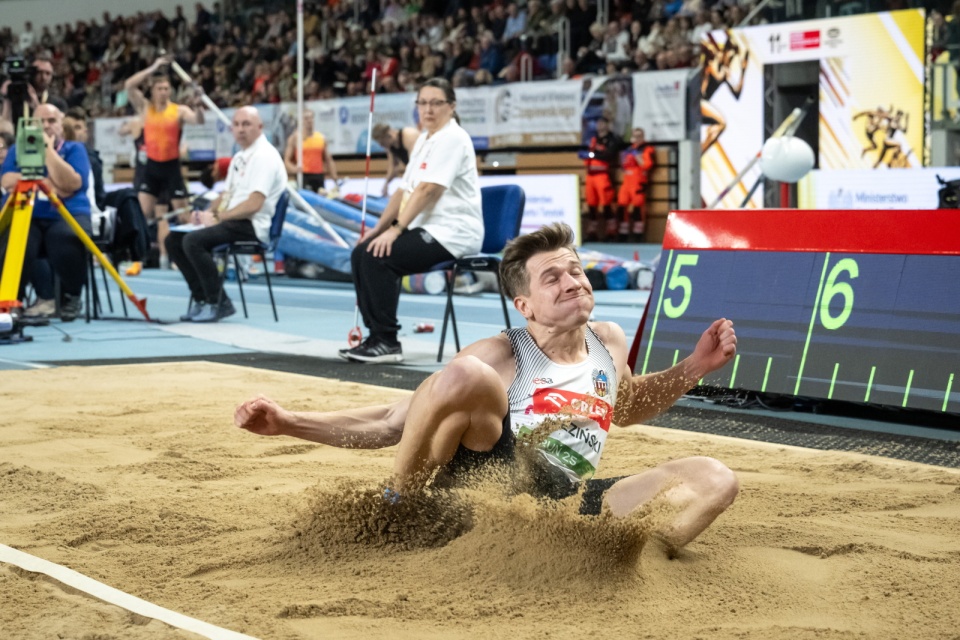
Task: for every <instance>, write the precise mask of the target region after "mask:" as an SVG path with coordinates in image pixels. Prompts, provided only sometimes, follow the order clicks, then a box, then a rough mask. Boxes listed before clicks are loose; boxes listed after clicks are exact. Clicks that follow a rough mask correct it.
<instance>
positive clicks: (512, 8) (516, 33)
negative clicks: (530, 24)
mask: <svg viewBox="0 0 960 640" xmlns="http://www.w3.org/2000/svg"><path fill="white" fill-rule="evenodd" d="M526 28H527V12H526V10H524V9H521V8H519V7H518V6H517V3H516V2H510V3H509V4H508V5H507V20H506V24H505V26H504V29H503V38H501V40H502V42H503V43H504V44H508V43H509V42H510V41H511V40H513V39H515V38H519V37H520V36H521V35H523V33H524V31H526Z"/></svg>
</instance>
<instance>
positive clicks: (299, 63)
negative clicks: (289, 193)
mask: <svg viewBox="0 0 960 640" xmlns="http://www.w3.org/2000/svg"><path fill="white" fill-rule="evenodd" d="M297 127H298V129H297V134H298V135H297V188H298V189H303V131H304V129H303V0H297Z"/></svg>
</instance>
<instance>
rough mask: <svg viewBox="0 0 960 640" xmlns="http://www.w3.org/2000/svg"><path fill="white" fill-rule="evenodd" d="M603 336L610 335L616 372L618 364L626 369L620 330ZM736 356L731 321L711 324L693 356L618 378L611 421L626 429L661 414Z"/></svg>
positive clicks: (623, 339)
mask: <svg viewBox="0 0 960 640" xmlns="http://www.w3.org/2000/svg"><path fill="white" fill-rule="evenodd" d="M607 333H608V334H612V335H611V338H612V339H611V340H610V343H608V348H609V349H611V353H615V354H616V355H615V356H614V358H615V361H616V362H618V371H619V370H620V363H621V362H622V365H623V368H624V370H627V368H626V355H625V354H626V338H625V337H624V336H623V330H622V329H619V327H617V328H616V330H615V331H614V332H609V331H608V332H607ZM602 337H604V336H602ZM736 353H737V334H736V333H735V332H734V330H733V322H732V321H731V320H727V319H726V318H721V319H719V320H716V321H714V322H713V324H711V325H710V326H709V327H708V328H707V330H706V331H704V332H703V335H701V336H700V340H699V341H697V345H696V347H694V349H693V353H691V354H690V355H689V356H687V357H686V358H684V359H683V360H681V361H680V362H678V363H677V364H675V365H674V366H672V367H670V368H669V369H666V370H665V371H660V372H657V373H648V374H646V375H634V376H630V377H629V378H627V376H623V377H621V380H624V379H626V382H622V383H621V384H620V388H619V390H618V396H617V404H616V407H615V408H614V413H613V421H614V422H615V423H616V424H618V425H620V426H627V425H631V424H637V423H641V422H643V421H644V420H649V419H650V418H653V417H654V416H657V415H659V414H661V413H663V412H664V411H666V410H667V409H669V408H670V407H671V406H673V404H674V403H675V402H676V401H677V400H679V399H680V397H681V396H683V394H685V393H686V392H687V391H689V390H690V389H692V388H693V387H695V386H696V385H697V381H698V380H700V379H701V378H702V377H704V376H705V375H707V374H708V373H711V372H713V371H716V370H717V369H719V368H720V367H722V366H724V365H725V364H727V363H728V362H729V361H730V360H731V359H732V358H733V357H734V355H736Z"/></svg>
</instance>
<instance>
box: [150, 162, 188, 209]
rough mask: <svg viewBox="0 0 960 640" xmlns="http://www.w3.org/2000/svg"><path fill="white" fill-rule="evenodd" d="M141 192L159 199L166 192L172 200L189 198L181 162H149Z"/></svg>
mask: <svg viewBox="0 0 960 640" xmlns="http://www.w3.org/2000/svg"><path fill="white" fill-rule="evenodd" d="M140 191H142V192H143V193H148V194H150V195H152V196H154V197H157V198H159V197H160V196H162V195H163V194H164V192H166V193H167V194H168V195H169V197H170V199H171V200H176V199H178V198H186V197H187V187H186V185H185V184H184V182H183V172H182V170H181V168H180V161H179V160H170V161H168V162H154V161H153V160H147V165H146V167H144V170H143V181H142V182H141V183H140Z"/></svg>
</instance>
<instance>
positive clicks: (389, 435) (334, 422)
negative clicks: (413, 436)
mask: <svg viewBox="0 0 960 640" xmlns="http://www.w3.org/2000/svg"><path fill="white" fill-rule="evenodd" d="M409 407H410V398H404V399H403V400H400V401H398V402H394V403H392V404H382V405H376V406H373V407H358V408H355V409H344V410H342V411H327V412H294V411H288V410H286V409H284V408H283V407H281V406H280V405H279V404H277V403H276V402H274V401H273V400H271V399H270V398H267V397H265V396H257V397H256V398H253V399H252V400H247V401H246V402H244V403H243V404H241V405H240V406H238V407H237V409H236V411H235V412H234V414H233V422H234V424H235V425H236V426H237V427H239V428H241V429H246V430H247V431H250V432H251V433H256V434H259V435H262V436H281V435H282V436H292V437H294V438H302V439H304V440H310V441H311V442H319V443H321V444H326V445H330V446H333V447H341V448H344V449H380V448H382V447H389V446H392V445H395V444H397V443H398V442H400V436H401V434H402V433H403V423H404V421H405V420H406V417H407V411H408V409H409Z"/></svg>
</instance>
